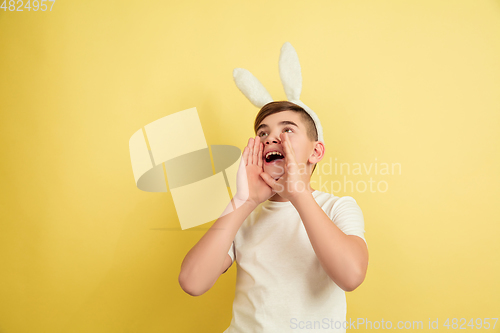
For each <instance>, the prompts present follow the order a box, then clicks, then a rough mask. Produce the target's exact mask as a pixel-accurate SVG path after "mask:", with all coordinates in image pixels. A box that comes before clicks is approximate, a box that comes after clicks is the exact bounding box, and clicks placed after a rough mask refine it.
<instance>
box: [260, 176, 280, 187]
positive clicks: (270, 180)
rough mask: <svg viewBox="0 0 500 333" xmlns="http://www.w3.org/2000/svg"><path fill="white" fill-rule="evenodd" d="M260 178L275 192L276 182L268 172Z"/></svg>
mask: <svg viewBox="0 0 500 333" xmlns="http://www.w3.org/2000/svg"><path fill="white" fill-rule="evenodd" d="M260 177H261V178H262V179H263V180H264V181H265V182H266V184H267V185H269V187H271V188H272V189H273V191H274V186H275V185H274V184H276V181H275V180H274V179H273V177H271V176H270V175H269V174H268V173H267V172H261V173H260Z"/></svg>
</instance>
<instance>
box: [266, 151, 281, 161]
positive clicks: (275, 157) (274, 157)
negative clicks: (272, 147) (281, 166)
mask: <svg viewBox="0 0 500 333" xmlns="http://www.w3.org/2000/svg"><path fill="white" fill-rule="evenodd" d="M284 158H285V157H284V156H283V155H282V154H281V153H280V152H278V151H272V152H269V153H267V154H266V156H265V157H264V161H265V162H266V164H271V163H276V162H277V161H279V160H282V159H284Z"/></svg>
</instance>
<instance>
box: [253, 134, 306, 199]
mask: <svg viewBox="0 0 500 333" xmlns="http://www.w3.org/2000/svg"><path fill="white" fill-rule="evenodd" d="M280 139H281V142H282V146H283V149H284V152H285V173H284V174H283V175H282V176H281V177H280V178H279V179H278V180H277V181H276V180H274V179H273V178H272V177H271V176H270V175H269V174H268V173H266V172H262V173H261V174H260V176H261V177H262V179H264V181H265V182H266V183H267V184H268V185H269V186H270V187H271V188H272V189H273V190H274V191H275V192H276V193H278V194H279V195H280V197H282V198H284V199H288V200H290V201H293V200H295V199H297V198H298V197H300V196H301V195H302V194H304V193H309V192H310V191H309V180H310V175H309V174H308V173H307V172H306V170H305V169H299V166H298V165H297V161H296V160H295V152H294V151H293V148H292V144H291V143H290V139H289V138H288V134H287V133H286V132H283V133H281V134H280ZM304 167H305V166H304Z"/></svg>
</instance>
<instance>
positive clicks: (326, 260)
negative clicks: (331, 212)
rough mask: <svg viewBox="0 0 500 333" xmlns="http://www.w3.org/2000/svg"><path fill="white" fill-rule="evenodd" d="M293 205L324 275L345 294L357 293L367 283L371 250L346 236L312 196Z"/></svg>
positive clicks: (357, 240) (295, 200) (304, 197)
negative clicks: (363, 283) (359, 287)
mask: <svg viewBox="0 0 500 333" xmlns="http://www.w3.org/2000/svg"><path fill="white" fill-rule="evenodd" d="M291 202H292V204H293V205H294V206H295V208H296V209H297V211H298V213H299V214H300V218H301V219H302V222H303V224H304V227H305V229H306V232H307V235H308V236H309V240H310V241H311V245H312V247H313V249H314V252H315V253H316V256H317V257H318V259H319V261H320V263H321V266H322V267H323V269H324V270H325V272H326V273H327V274H328V276H329V277H330V278H331V279H332V280H333V282H335V283H336V284H337V285H338V286H339V287H340V288H342V289H343V290H344V291H353V290H354V289H356V288H357V287H358V286H359V285H360V284H361V283H362V282H363V280H364V279H365V276H366V270H367V268H368V249H367V247H366V244H365V242H364V241H363V239H361V238H360V237H358V236H355V235H346V234H344V232H342V230H340V229H339V228H338V227H337V226H336V225H335V223H332V220H331V219H330V218H329V217H328V215H327V214H326V213H325V212H324V211H323V209H321V207H320V206H319V205H318V203H317V202H316V200H314V197H313V196H312V194H311V193H309V192H303V193H302V194H301V195H299V196H298V197H296V198H295V199H294V200H293V201H291Z"/></svg>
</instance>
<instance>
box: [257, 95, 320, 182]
mask: <svg viewBox="0 0 500 333" xmlns="http://www.w3.org/2000/svg"><path fill="white" fill-rule="evenodd" d="M283 111H293V112H297V113H300V116H301V120H302V122H303V123H304V125H305V127H306V133H307V137H308V138H309V140H311V141H318V131H317V130H316V125H315V124H314V120H313V119H312V118H311V116H310V115H309V113H307V112H306V110H304V109H303V108H302V107H300V106H298V105H297V104H294V103H292V102H289V101H276V102H271V103H267V104H266V105H264V106H263V107H262V109H260V111H259V113H257V116H256V117H255V122H254V125H253V129H254V132H255V134H257V127H258V126H259V125H260V123H261V122H262V121H263V120H264V118H266V117H267V116H269V115H272V114H275V113H278V112H283ZM316 165H317V163H316V164H314V168H313V170H312V172H311V174H313V173H314V170H315V169H316Z"/></svg>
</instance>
